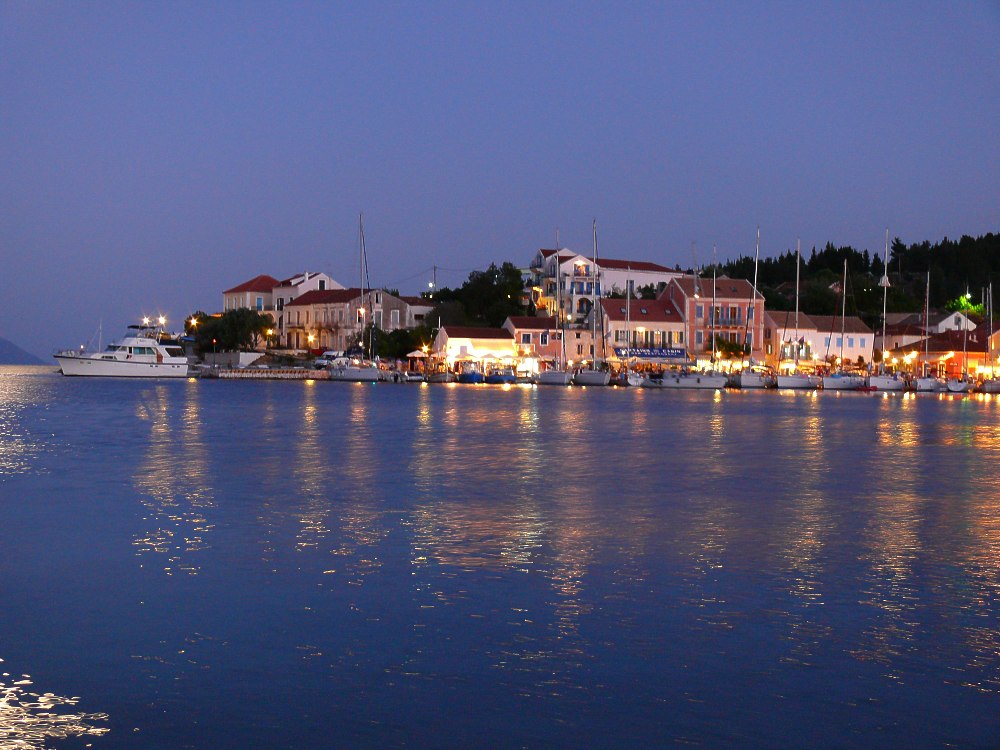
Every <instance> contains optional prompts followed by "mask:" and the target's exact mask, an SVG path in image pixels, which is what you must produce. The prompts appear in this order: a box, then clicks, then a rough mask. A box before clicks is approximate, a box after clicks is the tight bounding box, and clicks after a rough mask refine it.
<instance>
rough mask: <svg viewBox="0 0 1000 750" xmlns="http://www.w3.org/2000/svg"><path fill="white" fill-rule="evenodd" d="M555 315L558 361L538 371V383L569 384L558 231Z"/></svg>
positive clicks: (555, 257) (570, 378)
mask: <svg viewBox="0 0 1000 750" xmlns="http://www.w3.org/2000/svg"><path fill="white" fill-rule="evenodd" d="M554 261H555V264H556V317H557V323H558V327H559V361H558V362H557V363H556V366H555V367H554V368H552V369H549V370H543V371H542V372H540V373H538V384H539V385H569V384H570V383H572V382H573V373H572V372H570V371H569V370H567V369H566V326H565V324H564V323H563V308H562V283H563V279H562V261H561V260H560V258H559V232H558V231H557V232H556V253H555V256H554Z"/></svg>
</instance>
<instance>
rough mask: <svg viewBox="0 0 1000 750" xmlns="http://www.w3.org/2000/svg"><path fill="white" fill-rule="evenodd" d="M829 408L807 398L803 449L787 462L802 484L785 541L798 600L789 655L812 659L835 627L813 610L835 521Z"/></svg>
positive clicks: (819, 601) (820, 599)
mask: <svg viewBox="0 0 1000 750" xmlns="http://www.w3.org/2000/svg"><path fill="white" fill-rule="evenodd" d="M823 408H824V403H823V401H822V400H820V399H818V398H813V399H811V400H810V401H808V402H807V405H806V411H805V412H804V413H803V414H801V415H800V416H799V417H798V420H799V422H800V424H801V427H800V429H799V430H798V431H796V432H794V433H792V434H794V436H795V439H796V441H797V450H796V451H795V452H793V453H792V454H791V455H793V456H794V458H793V459H792V460H790V461H788V462H787V464H783V466H785V467H787V471H788V472H792V473H794V477H793V478H792V481H790V482H789V487H794V488H796V491H795V492H794V494H791V493H790V495H791V496H790V498H789V499H790V500H791V507H790V508H789V518H788V524H787V526H786V530H785V534H786V535H787V539H786V541H785V543H784V544H783V545H782V556H783V557H784V566H783V567H784V568H785V576H786V577H787V578H788V579H789V580H788V588H789V593H790V594H791V595H792V597H793V602H794V604H795V607H794V609H793V610H791V611H789V612H788V613H787V615H786V616H787V618H788V621H789V622H788V628H789V631H788V636H789V638H790V639H791V641H792V643H793V654H794V656H792V657H788V658H789V659H795V660H798V661H803V662H806V663H808V661H809V660H810V659H811V658H813V657H814V656H815V654H816V652H817V651H819V650H820V649H821V648H822V645H823V643H824V641H825V639H826V638H827V637H829V635H830V633H831V630H832V629H831V628H830V626H829V625H826V624H823V623H821V622H820V621H819V620H818V618H817V617H816V612H813V611H812V610H815V609H816V608H818V607H821V606H822V605H823V604H824V601H825V599H824V595H823V593H824V587H823V581H822V577H823V574H824V573H825V572H826V569H825V566H824V564H823V556H824V552H825V549H826V546H827V544H828V539H829V536H830V535H831V533H832V526H833V523H832V521H831V519H830V511H829V503H828V501H827V498H826V495H825V488H824V484H826V483H828V481H829V477H830V475H831V471H832V469H831V467H830V462H829V457H828V455H827V451H826V440H825V436H824V434H823V430H824V419H823V412H822V409H823Z"/></svg>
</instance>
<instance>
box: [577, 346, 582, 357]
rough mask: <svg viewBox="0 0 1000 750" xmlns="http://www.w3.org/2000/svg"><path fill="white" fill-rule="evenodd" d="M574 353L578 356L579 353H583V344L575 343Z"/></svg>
mask: <svg viewBox="0 0 1000 750" xmlns="http://www.w3.org/2000/svg"><path fill="white" fill-rule="evenodd" d="M576 354H577V356H580V355H581V354H583V344H577V345H576Z"/></svg>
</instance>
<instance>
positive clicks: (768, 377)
mask: <svg viewBox="0 0 1000 750" xmlns="http://www.w3.org/2000/svg"><path fill="white" fill-rule="evenodd" d="M759 259H760V227H757V249H756V251H755V252H754V256H753V288H752V289H751V290H750V300H749V301H748V302H747V319H746V330H744V332H743V345H744V346H746V345H747V344H749V343H750V340H751V339H750V333H751V331H750V321H751V319H752V318H753V311H754V302H755V301H756V299H757V262H758V260H759ZM751 352H752V349H751ZM729 385H732V386H733V387H735V388H742V389H748V388H773V387H774V386H775V380H774V373H773V372H772V371H771V369H770V368H768V367H765V366H764V365H760V364H757V363H755V362H754V361H753V356H752V355H751V357H750V362H749V363H747V364H746V365H745V366H743V367H742V368H741V369H740V371H739V372H737V373H735V374H733V376H732V377H731V378H730V379H729Z"/></svg>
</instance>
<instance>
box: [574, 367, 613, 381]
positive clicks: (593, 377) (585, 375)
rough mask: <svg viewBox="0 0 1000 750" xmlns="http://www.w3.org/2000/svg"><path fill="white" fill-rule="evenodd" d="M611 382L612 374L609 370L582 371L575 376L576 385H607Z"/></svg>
mask: <svg viewBox="0 0 1000 750" xmlns="http://www.w3.org/2000/svg"><path fill="white" fill-rule="evenodd" d="M610 382H611V373H610V372H608V371H607V370H580V371H579V372H577V373H576V374H575V375H574V376H573V383H574V384H575V385H607V384H608V383H610Z"/></svg>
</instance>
